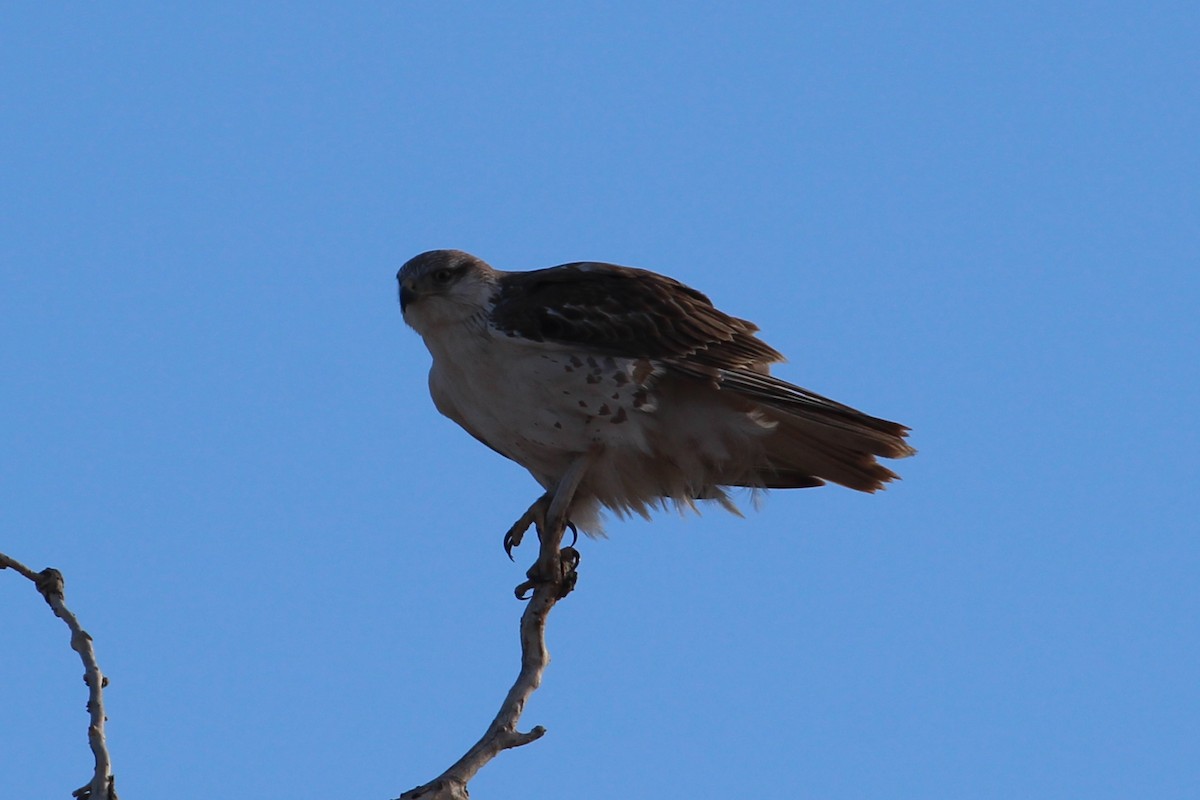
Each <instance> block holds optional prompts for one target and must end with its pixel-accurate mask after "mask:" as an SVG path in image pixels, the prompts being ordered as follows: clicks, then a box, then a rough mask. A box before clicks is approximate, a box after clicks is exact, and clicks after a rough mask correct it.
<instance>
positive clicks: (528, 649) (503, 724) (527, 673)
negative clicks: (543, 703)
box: [397, 527, 579, 800]
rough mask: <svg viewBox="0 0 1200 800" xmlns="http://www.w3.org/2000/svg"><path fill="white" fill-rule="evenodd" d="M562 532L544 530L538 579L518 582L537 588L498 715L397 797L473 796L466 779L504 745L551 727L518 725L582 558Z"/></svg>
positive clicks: (461, 799) (451, 799)
mask: <svg viewBox="0 0 1200 800" xmlns="http://www.w3.org/2000/svg"><path fill="white" fill-rule="evenodd" d="M562 535H563V530H562V528H561V527H560V528H559V530H558V531H557V537H556V538H554V537H549V536H544V534H543V539H542V550H541V556H540V557H539V559H538V563H537V564H535V565H534V567H533V569H531V570H530V574H531V575H534V574H536V575H538V579H537V580H531V581H528V582H526V583H523V584H521V586H518V587H517V595H518V597H520V596H521V595H522V593H523V589H525V590H527V589H529V588H532V589H533V597H532V598H530V600H529V603H528V604H527V605H526V606H525V612H524V613H523V614H521V671H520V672H519V673H518V674H517V680H516V682H515V683H514V684H513V686H512V688H511V689H509V690H508V695H507V696H506V697H505V698H504V703H503V704H502V705H501V706H500V711H499V713H497V714H496V718H495V719H493V720H492V724H491V725H489V726H488V729H487V731H486V732H485V733H484V734H483V737H482V738H480V740H479V741H478V742H476V743H475V745H474V746H473V747H472V748H471V749H470V750H468V751H467V752H466V755H464V756H463V757H462V758H460V759H459V760H458V761H455V762H454V764H452V765H451V766H450V768H449V769H447V770H446V771H445V772H443V773H442V774H441V775H439V776H438V777H436V778H434V779H433V780H432V781H430V782H429V783H426V784H423V785H421V786H418V787H417V788H415V789H409V790H408V791H407V792H405V793H404V794H402V795H400V797H399V798H397V800H468V798H469V797H470V795H469V794H468V792H467V783H468V782H469V781H470V780H471V779H472V778H473V777H475V774H476V773H477V772H479V770H480V769H482V768H483V766H484V765H485V764H487V763H488V762H489V761H491V760H492V759H493V758H495V757H496V756H498V755H499V754H500V753H501V752H502V751H504V750H508V749H510V748H513V747H520V746H521V745H526V744H529V743H530V742H534V741H537V740H538V739H540V738H542V736H543V735H544V734H545V733H546V729H545V728H543V727H542V726H541V725H536V726H534V727H533V729H532V730H530V731H529V732H528V733H521V732H520V731H518V730H517V722H518V721H520V719H521V713H522V712H523V711H524V710H525V703H526V702H527V701H528V700H529V698H530V696H531V695H532V694H533V692H534V690H536V689H537V688H538V687H539V686H541V684H542V673H543V672H545V670H546V666H547V665H549V663H550V652H549V651H548V650H547V649H546V619H547V617H549V615H550V609H552V608H554V604H555V603H557V602H558V601H559V600H561V599H562V598H564V597H566V596H567V593H568V592H570V591H571V589H572V588H573V587H574V585H575V566H576V565H577V564H578V563H579V554H578V552H576V550H575V549H574V548H572V547H567V548H563V550H562V551H561V552H560V551H559V550H558V546H559V544H561V542H562ZM547 555H550V556H551V558H550V560H551V562H552V564H551V565H549V566H547V564H545V561H546V560H547V559H546V557H547ZM551 570H552V572H551ZM547 578H548V579H547Z"/></svg>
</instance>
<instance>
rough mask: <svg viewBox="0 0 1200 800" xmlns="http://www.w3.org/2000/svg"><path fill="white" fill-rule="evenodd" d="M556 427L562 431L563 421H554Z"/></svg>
mask: <svg viewBox="0 0 1200 800" xmlns="http://www.w3.org/2000/svg"><path fill="white" fill-rule="evenodd" d="M622 410H624V409H622ZM554 427H556V428H558V429H559V430H560V431H561V430H562V423H561V422H556V423H554Z"/></svg>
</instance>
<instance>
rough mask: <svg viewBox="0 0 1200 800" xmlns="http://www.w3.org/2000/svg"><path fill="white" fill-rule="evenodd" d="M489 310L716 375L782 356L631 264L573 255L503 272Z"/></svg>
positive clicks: (536, 331)
mask: <svg viewBox="0 0 1200 800" xmlns="http://www.w3.org/2000/svg"><path fill="white" fill-rule="evenodd" d="M495 301H496V302H495V306H494V309H493V311H492V322H493V324H494V325H495V326H496V327H497V328H499V329H500V330H502V331H504V332H506V333H508V334H510V335H514V336H518V335H519V336H522V337H524V338H527V339H532V340H534V341H539V342H541V341H550V342H558V343H561V344H571V345H576V346H579V347H581V348H584V349H587V350H593V351H596V352H599V353H604V354H606V355H614V356H623V357H626V358H652V359H658V360H662V361H665V362H667V363H668V364H672V365H680V366H682V365H690V366H691V368H692V370H696V371H699V372H703V373H705V374H706V375H707V376H708V377H715V370H716V369H720V368H725V369H757V370H759V371H762V370H765V368H766V366H767V365H768V364H771V363H773V362H776V361H782V360H783V356H781V355H780V354H779V353H778V352H777V351H776V350H774V349H773V348H771V347H770V346H768V345H767V344H766V343H765V342H763V341H762V340H760V339H758V338H757V337H756V336H755V335H754V334H755V332H756V331H758V327H757V326H756V325H754V324H753V323H751V322H747V321H746V320H744V319H738V318H737V317H731V316H729V315H728V314H725V313H723V312H721V311H719V310H718V309H717V308H715V307H714V306H713V304H712V302H711V301H710V300H709V299H708V298H707V297H705V296H704V295H703V294H701V293H700V292H698V291H696V290H695V289H692V288H690V287H688V286H685V285H684V284H682V283H680V282H679V281H676V280H673V279H671V278H668V277H666V276H665V275H659V274H657V273H654V272H649V271H647V270H642V269H634V268H632V267H619V266H616V265H614V264H600V263H596V262H587V261H584V262H577V263H572V264H563V265H562V266H558V267H551V268H550V269H542V270H535V271H533V272H514V273H508V274H505V275H504V276H503V277H502V278H501V279H500V282H499V291H498V294H497V296H496V298H495Z"/></svg>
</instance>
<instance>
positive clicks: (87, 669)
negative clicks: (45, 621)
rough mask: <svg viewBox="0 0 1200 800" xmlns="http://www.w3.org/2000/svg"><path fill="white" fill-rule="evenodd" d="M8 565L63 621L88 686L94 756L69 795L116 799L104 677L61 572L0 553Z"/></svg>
mask: <svg viewBox="0 0 1200 800" xmlns="http://www.w3.org/2000/svg"><path fill="white" fill-rule="evenodd" d="M6 567H7V568H11V569H12V570H14V571H15V572H19V573H20V574H22V575H24V576H25V577H26V578H28V579H29V580H31V581H33V584H34V586H36V587H37V590H38V592H40V593H41V595H42V597H43V598H45V600H46V602H47V603H48V604H49V605H50V608H51V609H52V610H53V611H54V615H55V616H56V617H58V618H59V619H61V620H62V621H63V622H65V623H66V624H67V627H68V628H70V629H71V649H72V650H74V651H75V652H76V653H79V658H80V659H81V660H82V661H83V670H84V672H83V682H84V683H85V684H87V687H88V703H87V709H88V714H89V716H90V721H89V724H88V742H89V744H90V745H91V748H92V755H93V756H95V759H96V769H95V772H94V773H93V775H92V780H91V782H90V783H88V784H87V785H86V786H82V787H80V788H78V789H76V790H75V791H74V792H72V793H71V794H72V796H73V797H77V798H79V799H80V800H117V790H116V784H115V778H114V777H113V774H112V759H111V758H110V757H109V754H108V744H107V742H106V741H105V739H104V722H105V719H106V717H105V716H104V687H105V686H107V685H108V678H106V677H104V673H102V672H101V671H100V665H99V664H98V663H96V651H95V649H94V648H93V647H92V637H91V634H89V633H88V632H87V631H85V630H84V629H83V626H81V625H80V624H79V620H78V619H77V618H76V617H75V615H74V614H72V613H71V610H70V609H68V608H67V604H66V600H65V597H64V591H63V589H64V582H63V576H62V573H61V572H59V571H58V570H56V569H54V568H52V567H47V568H46V569H44V570H42V571H41V572H34V571H33V570H31V569H30V568H29V567H27V566H25V565H24V564H22V563H21V562H20V561H17V560H15V559H13V558H10V557H8V556H6V555H4V554H3V553H0V569H5V568H6Z"/></svg>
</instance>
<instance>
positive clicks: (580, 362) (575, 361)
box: [571, 356, 583, 367]
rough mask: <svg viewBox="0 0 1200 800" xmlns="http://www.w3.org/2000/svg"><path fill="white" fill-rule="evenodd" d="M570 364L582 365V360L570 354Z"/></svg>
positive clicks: (573, 365) (574, 365)
mask: <svg viewBox="0 0 1200 800" xmlns="http://www.w3.org/2000/svg"><path fill="white" fill-rule="evenodd" d="M571 366H572V367H582V366H583V362H582V361H580V360H579V357H578V356H571Z"/></svg>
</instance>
